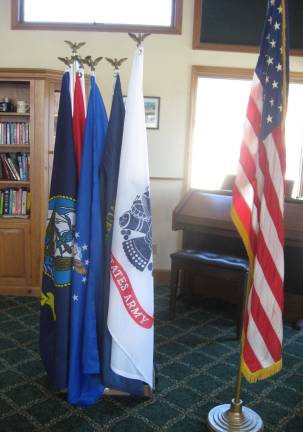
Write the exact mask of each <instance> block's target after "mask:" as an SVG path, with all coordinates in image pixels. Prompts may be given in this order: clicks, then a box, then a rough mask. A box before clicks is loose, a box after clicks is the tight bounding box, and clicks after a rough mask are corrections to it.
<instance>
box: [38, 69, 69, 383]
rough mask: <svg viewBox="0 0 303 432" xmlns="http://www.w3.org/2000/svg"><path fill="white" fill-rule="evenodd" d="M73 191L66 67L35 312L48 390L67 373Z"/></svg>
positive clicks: (65, 377)
mask: <svg viewBox="0 0 303 432" xmlns="http://www.w3.org/2000/svg"><path fill="white" fill-rule="evenodd" d="M76 194H77V174H76V159H75V151H74V143H73V125H72V110H71V101H70V93H69V73H68V72H66V73H65V74H64V76H63V79H62V87H61V95H60V103H59V112H58V123H57V133H56V142H55V152H54V163H53V172H52V181H51V190H50V197H49V203H48V221H47V228H46V235H45V251H44V267H43V281H42V293H41V313H40V341H39V342H40V354H41V358H42V361H43V364H44V366H45V368H46V371H47V374H48V378H49V384H50V387H51V388H52V389H53V390H61V389H64V388H65V387H66V385H67V377H68V357H69V319H70V285H71V279H72V256H73V241H74V228H75V211H76Z"/></svg>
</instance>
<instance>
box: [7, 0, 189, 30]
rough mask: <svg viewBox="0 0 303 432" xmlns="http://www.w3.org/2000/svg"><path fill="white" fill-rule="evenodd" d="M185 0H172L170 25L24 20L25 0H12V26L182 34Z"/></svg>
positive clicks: (15, 27)
mask: <svg viewBox="0 0 303 432" xmlns="http://www.w3.org/2000/svg"><path fill="white" fill-rule="evenodd" d="M182 10H183V0H172V16H171V24H170V26H169V27H164V26H146V25H129V24H104V23H96V24H93V23H92V24H87V23H52V22H49V23H44V22H24V19H23V16H24V0H11V28H12V29H13V30H57V31H58V30H63V31H65V30H68V31H99V32H125V33H127V32H135V33H163V34H181V30H182Z"/></svg>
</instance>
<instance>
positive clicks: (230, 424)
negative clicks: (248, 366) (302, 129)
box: [207, 0, 287, 432]
mask: <svg viewBox="0 0 303 432" xmlns="http://www.w3.org/2000/svg"><path fill="white" fill-rule="evenodd" d="M285 3H286V0H281V1H280V6H279V7H277V5H275V2H274V0H272V1H271V2H269V1H268V8H267V16H266V21H265V26H264V35H266V36H265V39H264V43H265V40H268V41H270V42H267V44H270V45H271V47H272V48H274V47H276V43H277V41H276V40H275V39H274V38H272V40H270V37H271V32H270V31H269V29H270V26H271V25H272V27H273V28H274V30H275V32H276V31H277V30H280V27H281V24H282V28H281V30H282V31H281V39H282V41H281V47H279V46H277V47H278V48H280V52H281V63H283V68H282V67H281V64H280V63H278V64H277V65H276V70H277V72H278V71H281V70H282V74H283V79H282V104H281V106H282V109H280V107H279V109H280V111H282V122H281V123H282V124H281V129H282V146H284V145H285V144H284V128H285V115H286V97H287V89H286V83H287V58H286V4H285ZM274 6H275V7H276V10H275V12H276V14H277V13H280V14H281V15H282V17H281V18H282V22H278V20H276V21H273V17H272V15H271V13H272V11H273V8H272V9H271V10H270V7H274ZM268 28H269V29H268ZM270 30H272V29H270ZM264 46H265V45H264ZM264 46H263V45H262V46H261V50H260V57H259V60H258V63H257V68H256V71H258V74H261V72H262V70H263V61H264V59H266V62H265V63H264V64H266V63H267V65H268V66H269V65H270V64H271V63H272V61H273V58H272V57H271V56H269V55H268V54H267V50H266V49H265V48H264ZM258 66H259V68H258ZM266 74H267V71H266ZM273 76H274V75H273ZM263 78H264V76H262V78H261V81H260V82H261V83H263V81H262V79H263ZM268 80H269V77H268V75H266V77H265V79H264V83H265V84H266V83H267V82H268ZM273 83H274V84H275V86H276V85H278V83H277V82H276V81H275V80H273ZM275 86H274V85H273V88H275ZM266 92H267V90H266V88H265V95H266ZM268 94H270V93H269V92H268ZM272 100H273V99H271V100H270V102H271V101H272ZM264 101H265V97H264ZM283 102H284V103H283ZM271 121H272V117H271V116H270V115H269V116H268V117H267V123H270V122H271ZM283 198H284V197H283ZM233 210H234V208H232V220H233V222H234V224H235V225H236V228H237V229H238V231H239V233H240V236H241V237H242V240H243V242H244V245H245V246H246V250H247V253H248V256H249V262H250V266H249V272H248V278H247V284H246V288H245V292H244V296H243V308H242V317H244V314H245V313H246V310H247V306H248V296H249V293H250V289H251V286H252V281H253V272H254V255H253V254H252V253H250V247H248V246H250V243H249V240H248V239H247V238H246V236H247V232H246V230H245V229H244V227H243V230H242V220H241V219H239V218H238V214H237V213H236V212H233ZM241 231H243V232H241ZM246 243H247V244H246ZM282 247H283V246H282ZM254 284H255V280H254ZM243 321H244V320H242V335H241V347H240V362H239V368H238V372H237V379H236V389H235V398H234V399H232V402H231V404H230V405H229V404H224V405H218V406H216V407H214V408H212V409H211V410H210V412H209V413H208V419H207V426H208V429H209V430H210V431H216V432H221V431H222V432H223V431H229V432H233V431H241V432H248V431H250V432H257V431H263V430H264V428H263V422H262V419H261V417H260V416H259V415H258V414H257V413H256V412H254V411H253V410H251V409H250V408H247V407H244V406H243V404H242V400H241V399H240V391H241V379H242V364H243V356H244V342H245V333H244V332H245V329H244V323H243Z"/></svg>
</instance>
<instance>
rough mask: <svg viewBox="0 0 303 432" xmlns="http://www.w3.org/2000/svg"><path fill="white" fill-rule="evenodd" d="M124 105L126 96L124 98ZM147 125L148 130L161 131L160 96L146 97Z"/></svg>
mask: <svg viewBox="0 0 303 432" xmlns="http://www.w3.org/2000/svg"><path fill="white" fill-rule="evenodd" d="M123 100H124V103H125V102H126V96H123ZM144 109H145V123H146V128H147V129H159V122H160V98H159V97H158V96H144Z"/></svg>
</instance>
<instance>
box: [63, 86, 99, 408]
mask: <svg viewBox="0 0 303 432" xmlns="http://www.w3.org/2000/svg"><path fill="white" fill-rule="evenodd" d="M106 130H107V114H106V110H105V107H104V104H103V100H102V97H101V94H100V91H99V89H98V86H97V84H96V81H95V78H94V77H91V91H90V95H89V101H88V107H87V117H86V125H85V131H84V143H83V153H82V164H81V173H80V184H79V191H78V201H77V212H76V231H75V245H74V262H73V284H72V294H71V344H70V363H69V366H70V370H69V380H68V401H69V402H70V403H73V404H77V405H81V406H89V405H91V404H93V403H95V402H96V400H97V399H98V398H99V397H100V395H101V394H102V393H103V390H104V387H103V385H102V383H101V375H100V372H101V367H102V365H101V362H100V356H99V349H98V338H97V327H96V291H97V289H98V288H99V287H100V281H101V275H102V263H103V250H102V249H103V248H102V245H103V242H102V239H103V235H104V233H103V226H102V224H101V208H100V178H99V177H100V175H99V174H100V166H101V162H102V157H103V153H104V142H105V135H106Z"/></svg>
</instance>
